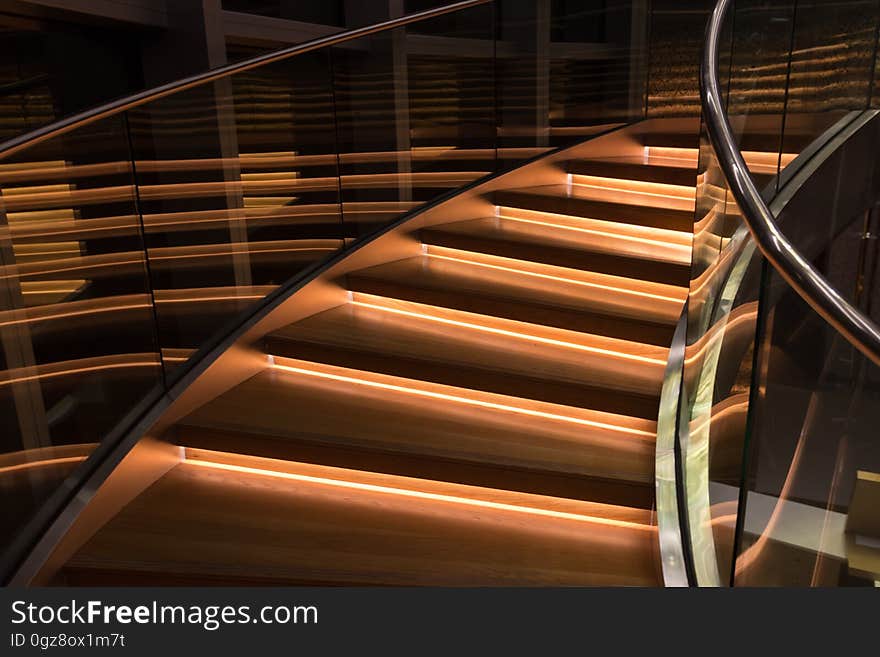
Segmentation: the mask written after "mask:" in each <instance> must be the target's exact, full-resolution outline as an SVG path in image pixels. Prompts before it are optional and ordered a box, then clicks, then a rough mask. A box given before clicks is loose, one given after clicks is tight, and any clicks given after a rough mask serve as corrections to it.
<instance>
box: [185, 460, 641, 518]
mask: <svg viewBox="0 0 880 657" xmlns="http://www.w3.org/2000/svg"><path fill="white" fill-rule="evenodd" d="M183 462H184V463H186V464H188V465H192V466H197V467H200V468H208V469H211V470H222V471H226V472H240V473H243V474H253V475H260V476H263V477H274V478H276V479H286V480H288V481H299V482H303V483H308V484H319V485H323V486H334V487H336V488H345V489H348V490H357V491H366V492H370V493H384V494H389V495H397V496H400V497H409V498H414V499H420V500H429V501H432V502H448V503H451V504H460V505H462V506H471V507H477V508H482V509H492V510H495V511H512V512H514V513H523V514H528V515H533V516H542V517H545V518H556V519H559V520H573V521H575V522H587V523H592V524H597V525H605V526H609V527H619V528H623V529H636V530H641V531H648V532H653V531H654V528H653V526H651V525H643V524H640V523H636V522H630V521H627V520H615V519H613V518H602V517H598V516H586V515H582V514H580V513H571V512H567V511H553V510H551V509H542V508H540V507H531V506H520V505H518V504H506V503H504V502H491V501H489V500H479V499H475V498H472V497H461V496H458V495H446V494H443V493H429V492H426V491H419V490H412V489H408V488H397V487H395V486H381V485H378V484H367V483H362V482H357V481H346V480H344V479H332V478H330V477H315V476H313V475H305V474H296V473H292V472H280V471H278V470H265V469H262V468H252V467H249V466H244V465H229V464H226V463H217V462H215V461H202V460H199V459H192V458H189V457H186V458H184V460H183Z"/></svg>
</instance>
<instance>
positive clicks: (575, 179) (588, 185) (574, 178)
mask: <svg viewBox="0 0 880 657" xmlns="http://www.w3.org/2000/svg"><path fill="white" fill-rule="evenodd" d="M589 179H598V180H608V181H611V180H613V179H611V178H600V177H599V176H583V175H579V174H571V184H572V185H574V186H575V187H582V188H584V189H599V190H602V191H605V192H617V193H618V194H632V195H633V196H634V197H635V196H653V197H655V198H662V199H668V200H670V201H693V200H694V194H696V187H684V186H682V185H667V184H665V183H652V184H655V185H662V186H663V187H671V188H673V189H671V190H670V192H673V191H678V190H682V191H680V192H679V193H678V194H673V193H669V194H662V193H660V192H646V191H644V190H642V189H639V188H627V187H625V186H623V185H621V186H620V187H609V186H607V185H598V184H596V183H592V182H588V180H589ZM627 182H629V181H627ZM633 200H634V201H638V200H639V199H638V198H634V199H633Z"/></svg>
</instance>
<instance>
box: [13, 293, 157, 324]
mask: <svg viewBox="0 0 880 657" xmlns="http://www.w3.org/2000/svg"><path fill="white" fill-rule="evenodd" d="M59 291H69V290H59ZM46 292H47V291H45V290H37V291H34V292H30V293H28V292H25V294H42V293H46ZM48 292H55V290H49V291H48ZM53 305H54V304H53ZM149 307H150V304H148V303H138V304H131V305H123V306H106V307H104V308H100V307H99V308H87V309H84V310H71V311H69V312H62V313H53V314H51V315H45V316H43V317H25V318H23V319H12V320H9V321H7V322H0V326H14V325H16V324H27V323H30V322H33V323H36V322H43V321H49V320H53V319H62V318H64V319H68V318H70V317H79V316H82V315H92V314H98V313H112V312H117V311H120V310H136V309H144V308H149Z"/></svg>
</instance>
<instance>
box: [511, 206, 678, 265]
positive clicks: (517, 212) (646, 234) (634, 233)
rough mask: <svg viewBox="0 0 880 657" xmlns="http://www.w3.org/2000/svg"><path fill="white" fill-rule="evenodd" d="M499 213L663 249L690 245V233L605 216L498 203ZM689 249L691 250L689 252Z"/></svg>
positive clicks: (535, 222)
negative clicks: (537, 209) (584, 215)
mask: <svg viewBox="0 0 880 657" xmlns="http://www.w3.org/2000/svg"><path fill="white" fill-rule="evenodd" d="M495 213H496V215H497V216H499V217H502V218H503V219H505V220H512V221H521V222H523V223H529V224H534V225H538V226H551V227H553V228H561V229H565V230H574V231H579V232H581V233H587V234H593V235H597V236H601V237H608V238H612V239H615V240H624V241H630V242H634V243H636V244H639V245H640V246H656V247H662V248H664V249H668V248H673V247H687V248H688V249H689V248H690V244H691V233H689V232H684V231H676V230H670V229H667V228H654V227H652V226H636V225H634V224H628V223H624V222H619V221H608V220H605V219H590V218H588V217H576V216H572V215H565V214H555V213H553V212H540V211H536V210H524V209H521V208H510V207H506V206H503V205H501V206H497V207H496V208H495ZM689 254H690V252H689V251H688V255H689Z"/></svg>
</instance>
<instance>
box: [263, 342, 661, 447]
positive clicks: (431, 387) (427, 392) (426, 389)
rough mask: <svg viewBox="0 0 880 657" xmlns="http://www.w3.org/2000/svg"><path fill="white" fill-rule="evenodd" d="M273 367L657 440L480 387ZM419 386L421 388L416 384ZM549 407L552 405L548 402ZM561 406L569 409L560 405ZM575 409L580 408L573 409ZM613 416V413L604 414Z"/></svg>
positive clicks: (319, 367)
mask: <svg viewBox="0 0 880 657" xmlns="http://www.w3.org/2000/svg"><path fill="white" fill-rule="evenodd" d="M269 363H270V366H271V367H272V368H274V369H276V370H282V371H285V372H290V373H292V374H301V375H304V376H310V377H315V378H319V379H326V380H330V381H337V382H339V383H348V384H352V385H357V386H363V387H366V388H373V389H379V390H387V391H388V392H395V393H400V394H404V395H412V396H415V397H425V398H429V399H436V400H438V401H445V402H451V403H454V404H464V405H467V406H476V407H479V408H486V409H491V410H495V411H504V412H508V413H516V414H518V415H525V416H528V417H534V418H539V419H543V420H552V421H558V422H567V423H571V424H578V425H582V426H586V427H592V428H594V429H604V430H607V431H614V432H619V433H624V434H629V435H632V436H638V437H640V438H647V439H649V440H653V439H654V437H655V434H654V432H652V431H645V430H643V429H636V428H633V427H625V426H621V425H619V424H611V423H610V422H601V421H598V420H589V419H586V418H582V417H575V416H573V415H563V414H561V413H551V412H548V411H541V410H537V409H534V408H524V407H521V406H514V405H512V404H509V403H500V402H497V401H489V399H486V398H485V397H490V395H488V394H485V395H480V396H483V397H484V398H483V399H480V398H479V396H478V393H477V391H476V390H466V389H462V388H454V387H452V386H444V385H440V384H435V383H429V382H426V381H416V380H412V379H402V378H399V377H391V376H382V377H381V379H384V380H380V377H379V375H375V374H373V373H370V372H362V371H360V370H347V369H345V370H343V369H342V368H331V367H328V366H325V365H323V364H320V363H312V362H307V361H298V360H295V359H292V358H282V357H277V356H271V355H270V356H269ZM285 363H297V365H291V364H285ZM332 370H342V371H346V372H351V373H352V374H357V376H348V375H345V374H339V373H337V372H335V371H332ZM392 380H393V381H401V382H406V383H408V384H409V385H403V384H402V383H391V382H390V381H392ZM416 386H418V387H416ZM447 390H456V391H459V392H460V393H461V394H451V393H449V392H444V391H447ZM466 394H470V395H471V396H464V395H466ZM491 397H492V398H505V399H510V400H511V401H515V400H516V398H515V397H502V396H501V395H491ZM523 401H525V400H523ZM548 406H549V404H548ZM559 408H566V407H562V406H560V407H559ZM572 410H573V411H574V410H576V409H574V408H572ZM577 410H584V411H585V413H589V412H590V411H587V410H585V409H577ZM604 415H609V416H610V415H611V414H604ZM620 417H621V420H623V419H631V418H625V416H620Z"/></svg>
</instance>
